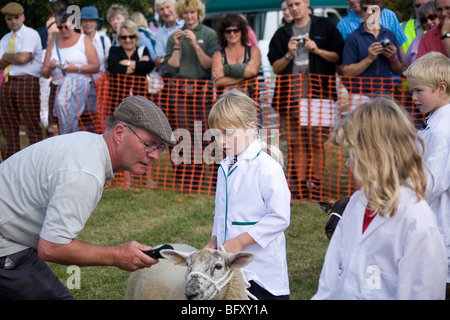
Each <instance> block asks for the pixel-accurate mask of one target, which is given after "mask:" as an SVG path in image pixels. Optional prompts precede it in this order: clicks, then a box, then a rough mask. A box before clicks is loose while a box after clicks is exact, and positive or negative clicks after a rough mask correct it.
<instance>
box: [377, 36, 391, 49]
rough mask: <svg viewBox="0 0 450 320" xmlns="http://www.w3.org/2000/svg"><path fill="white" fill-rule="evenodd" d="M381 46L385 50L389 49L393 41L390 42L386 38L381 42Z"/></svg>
mask: <svg viewBox="0 0 450 320" xmlns="http://www.w3.org/2000/svg"><path fill="white" fill-rule="evenodd" d="M380 44H381V45H382V46H383V48H387V47H389V46H390V45H391V40H389V39H388V38H385V39H383V40H381V41H380Z"/></svg>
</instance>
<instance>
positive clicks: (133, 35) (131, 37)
mask: <svg viewBox="0 0 450 320" xmlns="http://www.w3.org/2000/svg"><path fill="white" fill-rule="evenodd" d="M126 38H129V39H131V40H133V39H136V35H135V34H132V35H129V36H119V39H120V40H125V39H126Z"/></svg>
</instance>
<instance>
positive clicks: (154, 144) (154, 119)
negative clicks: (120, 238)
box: [0, 96, 174, 300]
mask: <svg viewBox="0 0 450 320" xmlns="http://www.w3.org/2000/svg"><path fill="white" fill-rule="evenodd" d="M172 144H174V142H173V141H172V129H171V127H170V125H169V122H168V121H167V118H166V117H165V115H164V113H163V112H162V111H161V109H160V108H159V107H158V106H156V105H155V104H154V103H153V102H151V101H150V100H148V99H146V98H144V97H140V96H134V97H127V98H125V99H124V100H123V101H122V103H121V104H120V105H119V106H118V107H117V109H116V111H115V112H114V115H113V116H111V117H110V118H108V120H107V123H106V130H105V133H104V134H103V135H98V134H94V133H90V132H75V133H71V134H66V135H61V136H55V137H52V138H49V139H46V140H44V141H41V142H38V143H35V144H33V145H31V146H29V147H27V148H25V149H23V150H21V151H19V152H17V153H16V154H14V155H13V156H11V157H10V158H8V159H7V160H5V161H4V162H3V163H1V164H0V194H1V195H2V196H1V197H0V300H1V299H73V298H74V297H73V295H72V294H71V293H70V292H69V290H67V289H66V287H65V286H64V285H63V284H62V283H61V282H60V281H59V280H58V278H57V277H56V276H55V275H54V274H53V272H52V271H51V269H50V268H49V267H48V266H47V264H46V263H45V262H44V261H48V262H55V263H59V264H64V265H79V266H88V265H95V266H100V265H101V266H116V267H119V268H121V269H123V270H128V271H134V270H137V269H141V268H146V267H150V266H152V265H153V264H155V263H156V262H157V260H155V259H152V258H150V257H149V256H147V255H146V254H144V253H143V251H147V250H150V249H151V247H149V246H146V245H144V244H140V243H138V242H135V241H132V242H128V243H125V244H123V245H121V246H118V247H111V246H100V245H94V244H89V243H84V242H81V241H79V240H77V239H76V237H77V234H78V233H79V232H80V231H81V230H82V229H83V228H84V225H85V223H86V221H87V220H88V218H89V216H90V215H91V214H92V212H93V211H94V209H95V208H96V206H97V204H98V202H99V201H100V198H101V196H102V192H103V188H104V186H105V185H106V183H107V182H108V181H110V180H112V179H113V177H114V174H115V173H116V172H123V171H130V172H132V173H133V174H137V175H142V174H144V173H145V172H146V170H147V167H148V166H149V165H150V163H151V162H152V161H154V160H157V159H159V153H160V152H162V151H163V150H165V149H166V146H167V145H172ZM16 280H18V281H16ZM43 283H45V286H44V285H43Z"/></svg>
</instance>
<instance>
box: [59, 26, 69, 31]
mask: <svg viewBox="0 0 450 320" xmlns="http://www.w3.org/2000/svg"><path fill="white" fill-rule="evenodd" d="M56 27H57V28H58V30H62V29H65V30H69V29H70V28H69V27H68V26H56Z"/></svg>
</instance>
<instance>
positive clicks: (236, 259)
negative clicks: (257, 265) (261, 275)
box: [228, 251, 255, 269]
mask: <svg viewBox="0 0 450 320" xmlns="http://www.w3.org/2000/svg"><path fill="white" fill-rule="evenodd" d="M254 258H255V255H254V254H253V252H247V251H240V252H237V253H232V254H230V255H229V256H228V263H229V264H230V267H231V268H237V269H239V268H243V267H245V266H246V265H248V264H249V263H250V262H252V260H253V259H254Z"/></svg>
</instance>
